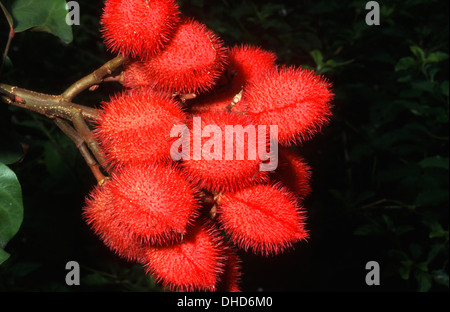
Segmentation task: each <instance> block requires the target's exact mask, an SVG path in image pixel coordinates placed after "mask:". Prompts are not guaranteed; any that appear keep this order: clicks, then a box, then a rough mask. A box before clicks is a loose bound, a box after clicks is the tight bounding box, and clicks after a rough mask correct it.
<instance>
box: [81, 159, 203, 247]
mask: <svg viewBox="0 0 450 312" xmlns="http://www.w3.org/2000/svg"><path fill="white" fill-rule="evenodd" d="M198 206H199V204H198V200H197V198H196V191H195V189H194V187H192V185H191V184H190V183H189V182H188V181H187V180H186V178H185V177H184V175H183V174H182V173H181V172H180V170H179V169H177V168H176V167H172V166H163V165H156V164H138V165H128V166H123V167H121V168H120V169H119V170H117V171H116V172H114V173H113V174H112V177H111V178H110V180H108V181H107V183H106V184H104V185H103V186H102V187H101V188H98V189H97V190H96V191H95V192H94V194H93V197H92V198H91V199H90V200H88V202H87V205H86V208H85V216H86V218H87V220H88V223H89V224H91V226H92V227H93V228H94V230H95V231H96V232H97V233H99V234H100V236H102V237H103V240H104V241H105V242H106V244H107V245H108V246H110V247H112V249H114V250H117V251H118V252H119V253H123V254H127V251H126V250H127V246H126V243H127V242H128V241H130V240H131V241H132V240H134V241H135V242H137V243H150V244H165V243H170V242H172V241H173V240H177V239H178V240H179V239H180V238H181V237H182V236H183V235H184V234H185V233H186V227H187V226H188V225H189V224H190V222H191V221H192V220H193V218H195V216H196V214H197V208H198ZM132 246H133V245H132ZM132 246H131V247H130V248H133V247H132Z"/></svg>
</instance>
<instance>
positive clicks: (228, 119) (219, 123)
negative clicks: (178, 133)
mask: <svg viewBox="0 0 450 312" xmlns="http://www.w3.org/2000/svg"><path fill="white" fill-rule="evenodd" d="M189 126H190V136H189V137H188V138H186V137H182V138H180V142H183V141H184V140H186V141H187V140H189V143H190V144H189V146H190V153H189V155H188V156H189V159H186V158H185V159H184V161H183V162H182V163H181V166H182V167H183V168H184V169H185V171H186V173H187V174H188V176H189V179H190V180H191V181H193V182H194V183H195V184H196V185H198V186H199V187H200V188H202V189H206V190H209V191H214V192H217V191H224V190H237V189H240V188H243V187H246V186H249V185H253V184H255V183H257V182H262V181H265V180H266V179H267V178H268V172H267V171H261V170H260V169H261V166H260V165H261V158H260V155H259V152H258V144H260V142H259V138H258V130H257V127H255V126H254V125H253V124H252V122H251V119H249V118H248V117H247V116H243V115H236V114H232V113H228V112H203V113H200V114H196V116H192V123H191V124H190V125H189ZM264 143H265V141H264Z"/></svg>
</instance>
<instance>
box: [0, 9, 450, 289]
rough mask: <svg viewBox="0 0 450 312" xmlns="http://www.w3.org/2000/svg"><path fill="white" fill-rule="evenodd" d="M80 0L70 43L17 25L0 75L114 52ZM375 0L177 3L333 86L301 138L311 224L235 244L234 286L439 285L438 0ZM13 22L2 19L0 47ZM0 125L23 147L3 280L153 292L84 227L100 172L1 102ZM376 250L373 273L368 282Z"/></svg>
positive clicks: (42, 77) (441, 71) (18, 77)
mask: <svg viewBox="0 0 450 312" xmlns="http://www.w3.org/2000/svg"><path fill="white" fill-rule="evenodd" d="M78 2H79V3H80V7H81V25H80V26H73V38H74V40H73V42H72V43H70V44H64V43H62V41H60V40H59V39H58V38H56V37H54V36H51V35H49V34H45V33H37V32H30V31H26V32H23V33H19V34H17V35H16V37H15V38H14V40H13V41H12V45H11V50H10V52H9V57H10V60H11V62H12V64H8V65H7V66H6V67H5V68H4V70H3V73H2V78H1V80H2V82H3V83H8V84H11V85H18V86H21V87H24V88H29V89H31V90H36V91H39V92H47V93H51V94H58V93H61V92H62V91H64V90H65V89H66V88H67V87H68V86H70V85H71V84H72V83H73V82H74V81H76V80H77V79H79V78H80V77H82V76H84V75H86V74H88V73H90V72H92V70H94V69H96V68H97V67H99V66H101V65H102V64H103V63H104V62H105V61H107V60H109V59H111V58H112V57H113V55H111V54H109V53H108V52H107V51H106V50H105V47H104V45H103V43H102V40H101V37H100V35H99V24H98V21H99V17H100V15H101V8H102V1H86V0H82V1H81V0H80V1H78ZM378 3H379V4H380V7H381V19H380V20H381V25H380V26H368V25H367V24H366V23H365V16H366V14H367V13H368V11H367V10H365V4H366V1H333V0H329V1H286V0H277V1H257V0H247V1H246V0H222V1H220V0H214V1H213V0H209V1H206V0H184V1H180V5H181V10H182V12H183V13H184V14H186V15H188V16H191V17H194V18H196V19H198V20H199V21H201V22H203V23H205V24H206V25H207V26H208V27H209V28H210V29H212V30H213V31H215V32H216V33H217V34H218V35H219V36H220V37H221V38H222V39H223V40H224V41H225V43H226V44H227V45H234V44H240V43H246V44H254V45H258V46H261V47H262V48H263V49H266V50H271V51H274V52H275V53H276V54H277V56H278V63H279V64H286V65H296V66H303V67H307V68H311V69H314V70H316V72H317V73H319V74H323V75H324V76H325V77H327V78H328V80H329V81H330V82H332V84H333V92H334V93H335V101H334V106H335V108H334V116H333V118H332V120H331V122H330V124H329V126H327V127H326V128H325V129H324V130H323V132H322V133H321V134H319V135H316V136H315V137H314V139H312V140H311V141H308V142H305V143H304V144H302V145H300V146H298V147H296V148H295V149H296V150H297V151H298V153H299V154H300V155H302V156H303V157H304V158H305V159H306V160H307V161H308V163H309V164H310V165H311V167H312V169H313V178H312V186H313V193H312V195H311V196H310V197H309V198H308V199H307V200H306V201H305V203H304V206H305V208H306V210H307V215H308V229H309V231H310V234H311V238H310V239H309V240H308V242H303V243H300V244H297V245H296V246H295V249H293V250H289V251H288V252H286V253H284V254H282V255H280V256H276V257H271V258H264V257H260V256H254V255H251V254H249V253H245V252H241V253H240V255H241V258H242V260H243V282H242V289H243V290H244V291H258V290H262V291H349V290H360V291H376V290H383V291H448V217H449V215H448V206H449V203H448V199H449V198H448V197H449V196H448V170H449V164H448V159H449V158H448V117H449V116H448V113H449V110H448V105H449V102H448V100H449V90H448V89H449V86H448V65H449V64H448V48H449V47H448V44H449V42H448V1H425V0H414V1H378ZM7 34H8V25H7V23H6V20H5V19H4V18H2V19H0V38H2V39H1V43H0V47H1V48H2V49H3V48H4V45H5V44H6V39H7ZM116 90H118V88H117V86H116V85H114V84H109V85H104V86H101V88H100V89H99V90H98V91H97V92H93V93H83V94H82V95H80V96H79V97H77V99H76V102H77V103H81V104H84V105H96V104H97V103H98V102H99V101H100V100H104V99H107V96H108V95H109V94H111V93H112V92H114V91H116ZM0 131H1V136H2V137H3V138H11V140H14V141H16V142H22V143H25V144H26V145H27V147H28V152H27V153H26V155H25V158H24V159H23V160H22V161H21V162H19V163H16V164H13V165H11V166H10V167H11V168H12V169H13V170H14V172H15V173H16V174H17V176H18V179H19V181H20V183H21V185H22V191H23V200H24V209H25V217H24V221H23V224H22V227H21V229H20V231H19V233H18V234H17V235H16V236H15V237H14V238H13V240H12V241H11V242H10V243H9V244H8V246H7V251H8V252H9V253H10V254H11V258H10V259H9V260H8V261H6V262H5V263H4V264H2V265H1V266H0V290H2V291H5V290H6V291H35V290H37V291H77V290H83V291H97V290H102V291H104V290H108V291H110V290H112V291H149V290H150V291H160V290H161V289H160V288H159V287H158V286H156V285H155V284H154V282H153V280H152V279H151V278H149V277H146V276H145V274H144V273H143V269H142V268H141V267H140V266H138V265H133V264H131V263H126V262H123V261H121V260H120V259H119V258H118V257H116V256H115V255H114V254H113V253H112V252H110V251H109V250H108V249H107V248H106V247H105V246H103V244H102V243H101V242H100V241H99V240H98V239H97V237H95V235H94V234H93V233H92V232H91V231H90V229H88V228H87V226H86V225H85V223H84V221H83V220H82V217H81V207H82V205H83V202H84V197H85V196H86V194H87V193H88V192H89V190H90V189H91V187H92V186H93V185H94V184H95V180H94V178H93V177H92V176H91V173H90V172H89V170H88V168H87V166H86V165H85V164H84V161H83V159H82V158H81V156H80V155H79V152H78V150H77V149H76V148H75V146H74V145H73V143H72V142H71V141H70V140H68V139H67V138H66V137H65V136H64V135H63V134H62V133H61V132H60V131H59V129H57V128H56V127H55V126H54V125H53V124H52V123H51V122H50V121H48V120H46V119H45V118H43V117H40V116H37V115H36V114H32V113H29V112H26V111H23V110H20V109H16V108H12V107H8V106H7V105H4V104H1V105H0ZM0 149H1V147H0ZM262 230H263V229H262ZM71 260H75V261H77V262H78V263H80V265H81V285H80V286H76V287H75V286H73V287H69V286H67V285H66V284H65V274H66V273H67V271H66V270H65V264H66V263H67V262H68V261H71ZM372 260H374V261H377V262H378V263H379V264H380V267H381V285H380V286H372V287H369V286H367V285H366V283H365V276H366V274H367V270H366V269H365V265H366V263H367V262H368V261H372Z"/></svg>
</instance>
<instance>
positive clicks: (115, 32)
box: [100, 0, 180, 59]
mask: <svg viewBox="0 0 450 312" xmlns="http://www.w3.org/2000/svg"><path fill="white" fill-rule="evenodd" d="M179 15H180V12H179V10H178V6H177V4H176V2H175V1H174V0H152V1H146V0H106V1H105V7H104V9H103V14H102V16H101V20H100V23H101V27H102V33H103V37H104V40H105V44H106V46H107V47H108V48H109V49H110V50H111V52H113V53H120V54H123V55H125V56H130V57H139V58H144V59H148V58H150V57H151V56H154V55H155V54H156V53H158V52H160V51H161V49H162V48H163V47H164V46H165V45H167V43H168V42H169V41H170V39H171V38H172V36H173V34H174V32H175V30H176V27H177V26H178V24H179V20H180V18H179Z"/></svg>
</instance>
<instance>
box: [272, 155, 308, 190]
mask: <svg viewBox="0 0 450 312" xmlns="http://www.w3.org/2000/svg"><path fill="white" fill-rule="evenodd" d="M278 156H279V158H278V168H277V170H276V172H275V173H274V175H273V178H274V180H276V181H280V182H281V183H282V184H283V185H284V186H286V187H287V188H288V189H289V190H291V191H292V192H294V193H295V195H297V197H298V198H299V199H304V198H305V197H307V196H308V195H309V194H310V193H311V184H310V179H311V167H310V166H309V165H308V164H307V163H306V162H305V160H304V159H303V158H302V157H301V156H299V155H297V154H296V153H294V152H292V151H290V150H288V149H286V148H280V149H279V150H278Z"/></svg>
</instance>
